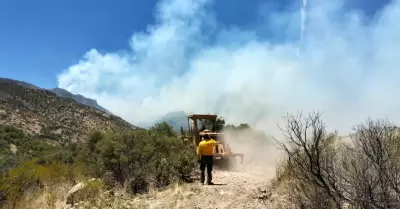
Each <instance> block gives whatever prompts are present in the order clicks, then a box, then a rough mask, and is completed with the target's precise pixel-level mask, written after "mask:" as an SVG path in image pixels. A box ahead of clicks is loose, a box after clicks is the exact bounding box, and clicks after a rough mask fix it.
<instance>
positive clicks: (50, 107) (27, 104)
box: [0, 78, 139, 141]
mask: <svg viewBox="0 0 400 209" xmlns="http://www.w3.org/2000/svg"><path fill="white" fill-rule="evenodd" d="M0 124H7V125H13V126H16V127H18V128H21V129H23V130H25V131H26V132H27V133H29V134H34V135H40V136H41V137H42V138H43V139H49V140H51V139H52V138H54V137H53V136H57V137H61V138H63V139H68V140H73V141H80V140H82V139H85V138H86V137H87V134H88V133H90V132H92V131H95V130H101V131H117V130H136V129H139V127H137V126H134V125H132V124H130V123H129V122H127V121H125V120H123V119H122V118H121V117H118V116H115V115H112V114H108V113H107V112H104V111H101V110H98V109H96V108H94V107H91V106H88V105H86V104H82V103H80V102H77V101H76V100H74V99H71V98H68V97H60V96H58V95H57V94H56V93H53V92H51V91H49V90H47V89H43V88H39V87H37V86H35V85H33V84H30V83H27V82H23V81H17V80H12V79H5V78H0Z"/></svg>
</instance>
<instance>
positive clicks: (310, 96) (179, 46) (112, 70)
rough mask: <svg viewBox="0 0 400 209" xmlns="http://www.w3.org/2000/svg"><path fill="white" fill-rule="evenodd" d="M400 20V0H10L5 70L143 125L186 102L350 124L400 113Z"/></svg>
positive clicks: (242, 114) (263, 118) (250, 114)
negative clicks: (305, 114)
mask: <svg viewBox="0 0 400 209" xmlns="http://www.w3.org/2000/svg"><path fill="white" fill-rule="evenodd" d="M243 2H246V3H243ZM343 2H345V3H343ZM303 4H304V5H305V6H304V7H303V6H302V5H303ZM399 19H400V1H399V0H396V1H394V0H393V1H390V0H384V1H378V0H368V1H367V0H346V1H344V0H343V1H342V0H331V1H324V0H296V1H290V0H280V1H272V0H248V1H243V0H160V1H157V2H156V1H152V0H146V1H144V0H143V1H138V0H136V1H135V0H119V1H105V0H96V1H92V0H86V1H82V0H79V1H78V0H69V1H59V0H58V1H57V0H36V1H28V0H25V1H21V0H2V1H0V76H1V77H9V78H13V79H19V80H24V81H28V82H31V83H33V84H36V85H38V86H41V87H45V88H51V87H56V86H58V87H61V88H65V89H67V90H69V91H71V92H72V93H79V94H82V95H84V96H87V97H90V98H94V99H96V100H97V101H98V102H99V104H100V105H102V106H104V107H105V108H107V109H108V110H110V111H112V112H114V113H115V114H117V115H119V116H121V117H123V118H124V119H126V120H128V121H129V122H132V123H134V124H139V123H140V124H142V123H143V124H149V123H151V122H152V121H154V120H156V119H157V118H158V117H160V116H162V115H164V114H166V113H168V112H171V111H180V110H183V111H186V112H210V113H211V112H213V113H218V114H221V115H222V116H224V117H225V118H226V119H227V120H228V121H231V122H234V123H235V122H238V123H240V122H247V123H250V124H252V125H253V126H256V127H257V126H258V127H261V128H262V129H268V130H271V129H273V128H271V127H274V128H276V123H277V121H278V120H279V119H280V118H281V116H282V115H285V114H286V113H287V112H293V111H296V110H303V111H308V110H321V111H323V112H324V116H325V119H326V121H327V124H328V125H329V126H331V127H334V128H337V129H340V130H349V129H351V126H352V125H354V124H355V123H358V122H360V120H363V119H365V118H366V117H368V116H371V117H381V116H386V115H390V116H391V118H393V120H400V112H399V111H397V109H398V106H399V105H400V98H397V97H393V96H392V95H393V94H396V92H395V89H399V88H400V83H399V82H398V80H400V72H399V71H398V68H397V66H399V65H400V63H399V60H400V59H399V57H400V50H399V49H400V43H399V42H398V37H400V26H399V24H398V20H399ZM302 20H304V21H302ZM299 37H303V38H302V39H301V40H300V38H299ZM202 78H204V79H202ZM266 127H267V128H266Z"/></svg>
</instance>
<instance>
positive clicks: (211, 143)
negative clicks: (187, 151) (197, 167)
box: [197, 139, 218, 155]
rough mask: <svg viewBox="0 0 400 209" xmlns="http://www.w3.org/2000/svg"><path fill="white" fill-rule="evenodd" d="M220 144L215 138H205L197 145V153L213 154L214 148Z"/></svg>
mask: <svg viewBox="0 0 400 209" xmlns="http://www.w3.org/2000/svg"><path fill="white" fill-rule="evenodd" d="M217 144H218V142H217V141H215V140H214V139H210V140H203V141H201V142H200V143H199V146H197V155H213V153H214V148H215V146H216V145H217Z"/></svg>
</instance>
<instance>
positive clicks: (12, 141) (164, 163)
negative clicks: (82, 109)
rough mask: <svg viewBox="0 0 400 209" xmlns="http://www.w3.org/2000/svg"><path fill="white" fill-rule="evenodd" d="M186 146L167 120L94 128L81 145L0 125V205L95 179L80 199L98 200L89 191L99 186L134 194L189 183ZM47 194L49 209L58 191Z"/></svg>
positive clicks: (190, 160)
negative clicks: (141, 126) (118, 129)
mask: <svg viewBox="0 0 400 209" xmlns="http://www.w3.org/2000/svg"><path fill="white" fill-rule="evenodd" d="M188 146H190V145H187V144H184V143H183V142H182V140H180V139H179V138H177V137H176V135H175V133H174V132H173V131H172V129H171V127H170V126H169V125H168V124H166V123H160V124H157V125H155V126H154V127H152V128H151V129H150V130H138V131H131V132H126V133H103V132H100V131H95V132H93V133H91V134H90V135H89V136H88V139H87V140H86V141H85V142H84V143H72V142H70V143H63V144H59V143H58V142H57V140H56V139H55V140H54V141H53V142H48V141H44V140H39V139H36V138H35V137H34V136H29V135H26V134H25V133H24V132H23V131H22V130H19V129H17V128H15V127H12V126H4V125H2V126H0V182H1V184H0V206H1V207H2V208H24V205H27V204H29V202H30V200H31V199H32V198H35V197H36V196H37V195H40V194H41V193H43V192H45V191H52V188H58V187H60V186H62V185H64V186H66V187H69V188H70V187H71V186H73V185H75V184H77V183H79V182H82V181H83V182H89V181H90V180H92V179H93V178H95V179H97V180H98V181H90V182H91V184H90V185H91V186H90V187H88V188H91V189H90V190H89V191H86V192H84V193H82V194H86V195H84V196H85V197H79V198H80V199H82V198H98V196H96V195H93V194H96V191H97V192H98V191H100V190H104V191H106V190H111V189H114V188H119V189H120V190H122V191H124V192H126V193H128V194H137V193H143V192H147V191H148V190H149V189H150V188H151V189H157V188H163V187H165V186H168V185H171V184H173V183H179V182H182V181H189V180H190V174H191V173H192V171H193V169H194V166H195V165H196V164H195V157H194V154H195V153H193V149H192V148H191V147H188ZM94 182H97V183H94ZM86 190H87V188H86ZM88 194H92V195H88ZM81 196H82V195H81ZM47 198H49V199H48V201H46V202H47V204H50V205H48V206H49V208H53V207H52V206H54V204H56V199H57V197H56V194H54V195H53V196H51V195H50V196H49V195H48V196H47ZM79 198H78V199H79ZM69 201H70V202H74V201H75V202H76V201H78V200H69ZM51 204H53V205H51Z"/></svg>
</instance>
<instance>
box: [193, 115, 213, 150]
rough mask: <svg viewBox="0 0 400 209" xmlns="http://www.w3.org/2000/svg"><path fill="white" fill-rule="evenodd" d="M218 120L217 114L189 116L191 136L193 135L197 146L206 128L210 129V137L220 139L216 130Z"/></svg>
mask: <svg viewBox="0 0 400 209" xmlns="http://www.w3.org/2000/svg"><path fill="white" fill-rule="evenodd" d="M216 121H217V115H200V114H193V115H189V116H188V127H189V130H188V131H189V136H191V138H192V140H193V144H194V145H195V146H197V145H199V143H200V141H201V139H202V136H203V135H204V131H205V130H209V131H210V132H208V134H209V135H210V137H212V138H213V139H215V140H218V139H216V134H217V133H216V132H215V125H216Z"/></svg>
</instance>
